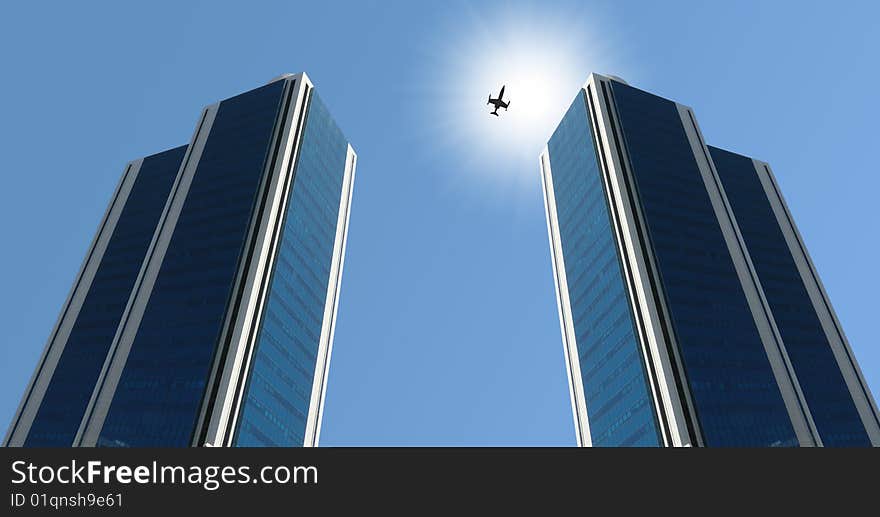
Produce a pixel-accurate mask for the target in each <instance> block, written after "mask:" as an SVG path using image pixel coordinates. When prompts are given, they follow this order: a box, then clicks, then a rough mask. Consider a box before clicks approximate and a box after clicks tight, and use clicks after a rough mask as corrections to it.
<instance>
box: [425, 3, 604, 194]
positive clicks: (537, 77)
mask: <svg viewBox="0 0 880 517" xmlns="http://www.w3.org/2000/svg"><path fill="white" fill-rule="evenodd" d="M593 34H595V32H593V31H592V29H591V26H590V23H589V22H588V21H587V20H585V19H583V17H580V16H572V15H571V13H560V14H558V15H556V16H555V17H554V16H552V15H550V14H548V13H546V12H541V11H540V10H539V9H535V10H534V12H531V11H529V10H528V9H523V10H520V11H519V12H516V10H514V9H511V10H510V12H509V13H507V14H506V15H504V16H501V17H499V16H497V15H495V13H489V15H488V16H487V17H484V16H482V15H481V13H479V12H472V13H471V16H470V18H469V21H468V22H467V23H461V21H460V20H459V22H458V24H457V26H456V27H455V28H453V29H449V30H447V32H445V33H444V34H443V37H442V38H439V41H437V42H435V44H436V45H437V46H438V47H439V48H440V49H441V50H440V52H439V56H438V58H437V59H435V60H432V63H433V65H434V66H433V67H432V68H431V69H430V70H427V71H426V73H425V80H424V81H425V84H430V85H432V87H433V88H432V91H431V92H430V98H431V99H432V107H431V110H432V111H433V113H432V120H433V123H432V124H431V127H432V129H433V131H432V134H431V135H430V138H431V139H432V141H433V143H434V144H435V145H442V146H443V148H444V152H453V153H458V155H459V156H460V157H461V160H462V161H463V162H465V163H466V165H467V169H468V170H469V171H471V172H473V171H474V170H476V171H479V172H478V175H479V178H480V179H482V180H485V181H486V182H488V183H490V184H494V185H496V186H497V185H498V184H499V182H501V183H505V184H509V185H528V186H530V187H534V185H536V184H537V183H536V182H537V179H536V178H537V177H538V176H537V174H538V173H537V170H538V169H537V163H538V162H537V160H538V154H539V153H540V151H541V149H542V148H543V146H544V145H545V144H546V142H547V140H548V139H549V138H550V135H551V134H552V133H553V130H554V129H555V127H556V124H558V122H559V120H560V119H561V118H562V115H563V114H564V113H565V110H566V109H567V108H568V106H569V105H570V104H571V101H572V99H574V98H575V96H576V95H577V92H578V89H579V88H580V87H581V86H582V85H583V84H584V82H585V81H586V79H587V77H588V75H589V74H590V73H591V72H607V73H615V72H618V73H621V72H620V71H619V70H618V69H617V68H608V66H609V64H610V63H611V61H612V60H611V59H610V53H609V52H607V51H606V50H605V49H606V48H607V45H605V44H597V42H594V41H592V40H591V38H590V36H591V35H593ZM502 86H505V93H504V100H505V101H509V103H510V106H509V108H508V109H507V110H506V111H505V110H504V109H501V110H500V111H499V116H498V117H494V116H491V115H490V112H491V111H492V109H493V108H492V106H488V105H487V101H488V97H489V95H490V94H491V95H492V96H493V97H496V96H497V95H498V91H499V90H500V89H501V87H502ZM471 175H473V174H471Z"/></svg>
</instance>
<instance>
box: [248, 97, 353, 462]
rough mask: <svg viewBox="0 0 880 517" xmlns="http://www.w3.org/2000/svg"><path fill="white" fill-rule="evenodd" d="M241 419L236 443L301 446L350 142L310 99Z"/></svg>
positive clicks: (315, 100) (316, 99)
mask: <svg viewBox="0 0 880 517" xmlns="http://www.w3.org/2000/svg"><path fill="white" fill-rule="evenodd" d="M302 138H303V141H302V145H301V150H300V155H299V159H298V163H297V164H296V168H295V171H294V174H295V176H294V179H293V186H292V188H291V192H290V199H289V201H288V205H287V213H286V214H285V216H284V223H283V224H284V226H283V229H282V234H281V241H280V244H279V249H278V252H277V253H278V254H277V257H276V260H275V267H274V271H273V272H272V277H271V279H270V284H269V294H268V297H267V301H266V307H265V312H264V315H263V321H262V322H261V326H260V331H259V332H260V333H259V336H258V338H257V347H256V350H255V352H254V358H253V365H252V368H251V373H250V378H249V380H248V384H247V388H246V395H245V398H244V402H243V405H242V409H241V415H240V418H239V424H238V432H237V434H236V437H235V443H236V445H238V446H276V447H277V446H284V447H291V446H302V445H303V441H304V437H305V428H306V417H307V416H308V413H309V403H310V400H311V395H312V386H313V383H314V378H315V374H316V371H315V366H316V361H317V352H318V344H319V340H320V336H321V327H322V324H323V320H324V305H325V303H326V301H327V295H328V283H329V281H330V266H331V263H332V260H333V245H334V241H335V238H336V226H337V218H338V216H339V209H340V199H341V196H342V186H343V185H342V184H343V177H344V173H345V158H346V154H347V149H348V141H347V140H346V138H345V136H344V135H343V134H342V132H341V131H340V130H339V128H338V127H337V126H336V123H335V122H334V121H333V119H332V118H331V117H330V113H329V112H328V111H327V108H326V107H325V106H324V103H323V102H321V99H320V98H319V97H318V96H317V95H314V94H313V96H312V100H311V102H310V105H309V111H308V116H307V119H306V125H305V131H304V134H303V137H302Z"/></svg>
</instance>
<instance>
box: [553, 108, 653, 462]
mask: <svg viewBox="0 0 880 517" xmlns="http://www.w3.org/2000/svg"><path fill="white" fill-rule="evenodd" d="M593 142H594V139H593V133H592V127H591V125H590V119H589V117H588V113H587V108H586V98H585V95H584V92H583V91H581V94H580V95H578V96H577V98H575V100H574V102H573V103H572V105H571V107H570V108H569V109H568V112H567V113H566V114H565V117H564V118H563V119H562V122H561V123H560V124H559V127H558V128H557V129H556V131H555V132H554V133H553V136H552V137H551V138H550V142H549V144H548V150H549V154H550V169H551V172H552V176H553V190H554V192H555V195H556V211H557V218H558V220H559V234H560V239H561V242H562V251H563V257H564V262H565V274H566V277H567V279H568V292H569V298H570V303H571V311H572V318H573V325H574V331H575V334H576V336H577V350H578V359H579V361H580V363H579V364H580V370H581V379H582V381H583V386H584V396H585V397H586V400H585V403H586V407H587V416H588V418H589V423H590V434H591V438H592V441H593V445H595V446H627V445H630V446H657V445H659V444H660V437H659V434H658V428H657V420H656V417H655V415H654V405H653V401H652V396H651V392H650V389H649V387H648V380H647V376H646V373H645V366H644V363H643V360H642V353H641V346H640V344H639V340H638V338H637V334H636V331H635V326H634V320H633V314H632V310H631V308H630V301H629V296H628V294H627V290H626V284H625V280H624V277H623V272H622V269H621V262H620V257H619V255H618V249H617V242H616V239H615V237H614V233H613V229H612V224H611V214H610V213H609V207H608V203H607V201H606V194H605V187H604V184H603V181H602V172H601V171H600V168H599V163H598V158H597V154H596V149H595V147H594V144H593Z"/></svg>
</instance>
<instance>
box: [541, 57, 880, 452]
mask: <svg viewBox="0 0 880 517" xmlns="http://www.w3.org/2000/svg"><path fill="white" fill-rule="evenodd" d="M540 165H541V173H542V184H543V188H544V196H545V207H546V213H547V225H548V232H549V236H550V247H551V256H552V262H553V271H554V279H555V282H556V292H557V301H558V308H559V316H560V323H561V327H562V336H563V345H564V350H565V358H566V366H567V369H568V374H569V386H570V394H571V398H572V408H573V413H574V420H575V429H576V435H577V440H578V444H579V445H583V446H590V445H595V446H758V447H763V446H817V445H819V446H821V445H825V446H870V445H874V446H877V445H880V420H878V412H877V407H876V404H875V402H874V401H873V399H872V397H871V394H870V392H869V390H868V388H867V385H866V384H865V381H864V378H863V377H862V376H861V373H860V371H859V368H858V365H857V364H856V361H855V359H854V357H853V354H852V351H851V349H850V347H849V344H848V342H847V340H846V338H845V336H844V334H843V330H842V329H841V327H840V323H839V321H838V320H837V318H836V317H835V315H834V312H833V309H832V308H831V304H830V302H829V300H828V296H827V294H826V293H825V291H824V289H823V288H822V286H821V283H820V282H819V279H818V275H817V274H816V270H815V268H814V266H813V264H812V262H811V261H810V259H809V257H808V255H807V253H806V249H805V247H804V245H803V241H802V240H801V238H800V235H799V234H798V232H797V230H796V228H795V226H794V222H793V221H792V219H791V215H790V213H789V211H788V209H787V208H786V206H785V203H784V201H783V199H782V196H781V194H780V193H779V189H778V186H777V185H776V182H775V180H774V179H773V176H772V173H771V172H770V168H769V166H767V164H765V163H763V162H759V161H757V160H752V159H750V158H746V157H744V156H740V155H735V154H733V153H729V152H727V151H723V150H721V149H717V148H710V147H708V146H707V145H706V144H705V142H704V140H703V136H702V134H701V132H700V129H699V127H698V125H697V122H696V118H695V117H694V114H693V110H691V109H690V108H688V107H686V106H683V105H681V104H678V103H676V102H673V101H670V100H667V99H664V98H661V97H658V96H656V95H652V94H650V93H648V92H645V91H642V90H639V89H637V88H633V87H632V86H629V85H628V84H626V83H625V82H624V81H622V80H620V79H618V78H614V77H605V76H601V75H597V74H593V75H591V76H590V78H589V80H588V81H587V83H586V85H585V86H584V87H583V89H582V90H581V91H580V92H579V93H578V95H577V97H576V98H575V99H574V102H573V103H572V104H571V106H570V108H569V109H568V111H567V113H566V114H565V116H564V117H563V119H562V121H561V122H560V124H559V126H558V127H557V129H556V131H555V132H554V133H553V135H552V137H551V138H550V140H549V142H548V144H547V147H546V148H545V149H544V151H543V153H542V154H541V158H540Z"/></svg>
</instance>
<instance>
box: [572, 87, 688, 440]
mask: <svg viewBox="0 0 880 517" xmlns="http://www.w3.org/2000/svg"><path fill="white" fill-rule="evenodd" d="M584 91H585V92H586V99H585V100H586V103H587V112H588V116H589V117H590V120H589V123H590V124H591V126H592V131H591V133H592V134H593V138H594V143H593V146H594V151H595V153H596V156H597V161H598V165H599V167H600V174H601V181H602V185H603V189H604V194H605V203H606V206H607V209H608V211H609V219H610V222H611V226H612V231H613V232H614V240H615V244H616V245H617V255H618V262H619V265H620V268H621V270H622V271H621V272H622V274H623V280H624V283H625V285H626V291H627V297H628V302H629V305H630V312H631V314H632V317H633V319H634V323H635V325H634V329H635V331H636V332H637V334H638V335H637V337H638V340H639V348H640V351H641V353H642V368H644V370H645V374H646V375H647V381H648V388H649V389H650V390H651V397H652V403H653V405H654V417H655V423H656V425H657V426H658V427H659V432H660V439H661V445H664V446H672V445H673V444H675V443H677V442H676V441H678V442H680V441H681V440H680V436H679V433H677V432H675V431H673V430H672V429H671V427H672V426H673V425H674V423H673V421H674V416H671V413H673V411H670V409H669V408H668V407H667V399H668V397H669V395H670V394H669V393H664V390H667V391H668V389H667V387H666V386H665V385H664V384H661V382H660V381H659V378H658V377H660V376H661V375H662V372H658V371H657V370H658V367H659V368H662V367H663V366H662V361H661V360H660V358H659V357H657V356H656V354H655V353H654V351H655V348H652V347H651V345H650V339H649V331H648V329H649V322H648V321H646V317H645V314H646V313H645V311H643V309H642V305H641V304H640V303H639V293H638V290H639V288H640V283H639V281H638V280H637V278H636V275H635V274H634V272H633V263H634V261H636V260H638V257H635V256H633V255H634V254H635V251H636V250H634V249H632V248H633V247H632V246H627V237H628V235H629V228H625V227H624V222H625V221H627V220H628V219H629V216H628V214H626V213H622V212H624V211H625V210H626V208H625V207H624V204H623V197H622V195H621V193H620V185H618V184H617V183H616V182H615V178H614V177H613V176H612V172H611V170H610V169H609V166H608V154H607V152H606V145H605V144H606V139H605V138H603V130H604V129H605V128H604V124H602V126H601V127H600V122H599V110H597V109H596V106H599V109H602V104H601V103H600V102H599V98H598V92H597V91H596V85H595V84H591V83H590V82H589V81H588V84H587V85H586V87H585V88H584ZM612 154H613V153H612ZM658 373H659V374H658ZM676 431H677V430H676ZM673 433H674V435H673Z"/></svg>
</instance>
